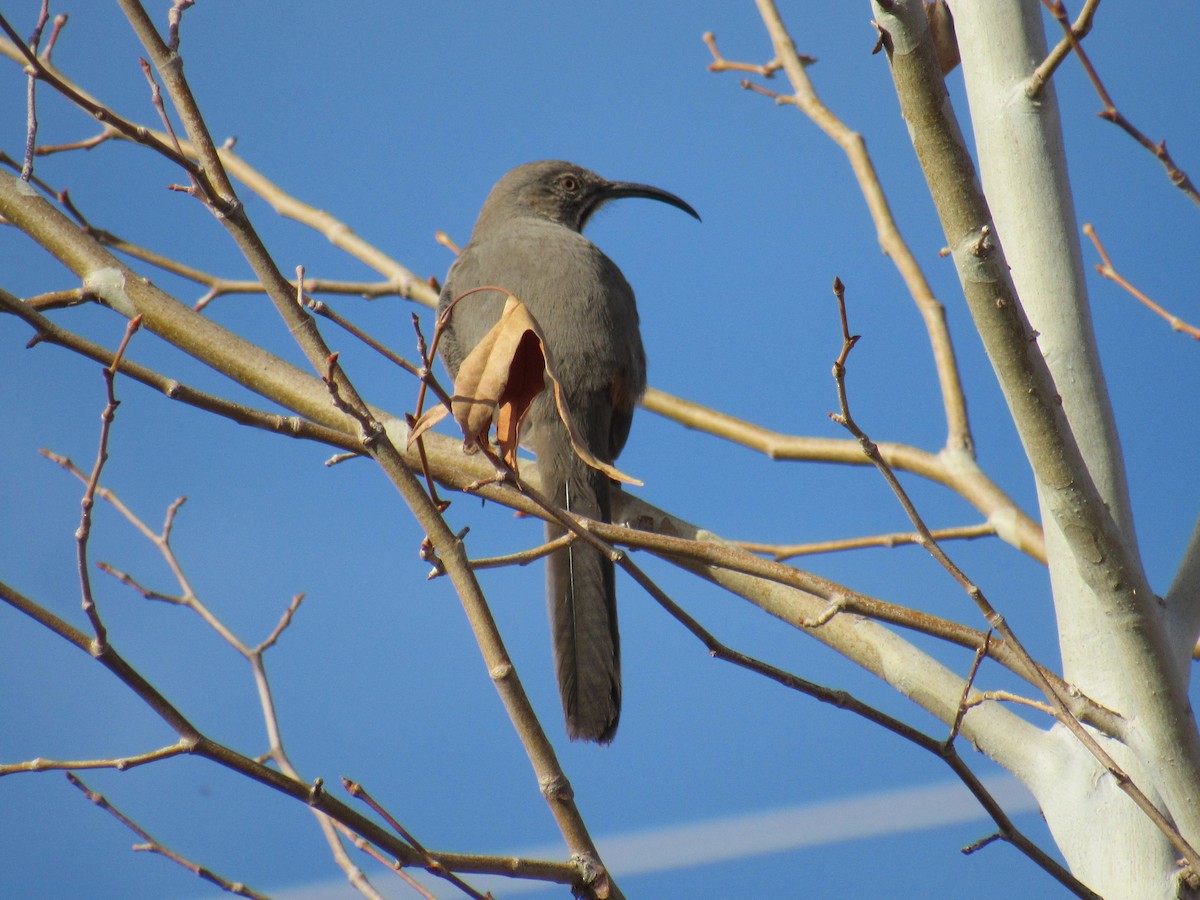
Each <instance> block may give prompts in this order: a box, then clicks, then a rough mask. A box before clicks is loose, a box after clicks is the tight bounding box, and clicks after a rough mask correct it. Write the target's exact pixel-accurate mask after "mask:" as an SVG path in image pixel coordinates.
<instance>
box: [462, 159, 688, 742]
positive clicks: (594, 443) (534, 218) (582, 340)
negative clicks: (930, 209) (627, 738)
mask: <svg viewBox="0 0 1200 900" xmlns="http://www.w3.org/2000/svg"><path fill="white" fill-rule="evenodd" d="M619 197H647V198H650V199H654V200H660V201H662V202H664V203H669V204H671V205H672V206H676V207H678V208H679V209H682V210H684V211H685V212H687V213H689V214H690V215H692V216H695V217H696V218H697V219H698V218H699V216H697V215H696V213H695V211H694V210H693V209H692V208H691V207H690V206H688V205H687V204H686V203H684V202H683V201H682V200H680V199H679V198H678V197H676V196H675V195H674V194H668V193H667V192H666V191H661V190H659V189H658V188H652V187H649V186H648V185H643V184H633V183H629V182H611V181H606V180H605V179H603V178H601V177H600V176H599V175H596V174H595V173H594V172H589V171H588V170H587V169H583V168H581V167H579V166H576V165H574V164H573V163H568V162H562V161H558V160H547V161H543V162H533V163H527V164H525V165H523V166H519V167H517V168H515V169H513V170H512V171H511V172H509V173H508V174H507V175H505V176H504V177H503V178H501V179H500V181H499V182H498V183H497V184H496V186H495V187H494V188H492V191H491V193H490V194H489V195H488V198H487V200H486V201H485V202H484V204H483V209H482V210H481V211H480V213H479V218H478V220H477V221H476V223H475V230H474V231H473V232H472V234H471V240H470V242H469V243H468V244H467V246H466V247H465V248H463V251H462V253H461V254H460V255H459V257H458V259H457V261H455V263H454V265H453V266H451V267H450V272H449V274H448V275H447V276H446V282H445V286H444V287H443V289H442V295H441V300H440V302H439V304H438V306H439V311H440V310H444V309H445V308H446V306H447V305H449V304H450V303H451V302H452V301H453V300H454V298H456V297H458V296H459V295H461V294H463V293H465V292H466V291H469V290H471V289H473V288H477V287H483V286H485V285H493V286H495V287H498V288H502V289H503V290H505V291H509V292H511V293H513V294H515V295H516V296H517V297H518V298H519V299H520V300H521V301H522V302H524V303H525V305H526V306H527V307H528V308H529V311H530V312H531V313H532V314H533V316H534V318H535V319H537V321H538V323H539V325H540V326H541V328H542V332H543V334H544V336H545V339H546V342H547V344H548V345H549V347H550V352H551V354H552V356H553V359H554V362H555V367H556V373H555V374H556V375H557V376H558V378H559V380H560V382H561V383H562V386H563V390H564V393H565V394H566V398H567V402H568V405H569V406H570V410H571V417H572V419H573V420H574V424H575V426H576V428H577V429H578V431H579V432H580V433H581V434H582V436H583V438H584V440H585V441H587V444H588V449H589V450H591V452H592V453H593V454H595V455H596V456H597V457H599V458H600V459H601V460H604V461H605V462H612V461H613V460H615V459H616V457H617V455H618V454H619V453H620V452H621V448H622V447H624V446H625V440H626V438H627V437H628V436H629V426H630V424H631V423H632V421H633V409H634V405H635V404H636V403H637V401H638V399H639V398H640V397H641V395H642V392H643V391H644V390H645V388H646V355H645V351H644V350H643V348H642V339H641V334H640V332H639V330H638V313H637V305H636V304H635V302H634V297H633V290H632V289H631V288H630V287H629V283H628V282H627V281H626V280H625V276H624V275H622V274H621V270H620V269H618V268H617V266H616V264H614V263H613V261H612V260H610V259H609V258H608V257H607V256H605V255H604V254H603V253H602V252H601V251H600V248H598V247H597V246H596V245H595V244H593V243H592V242H591V241H589V240H588V239H587V238H586V237H584V236H583V234H582V231H583V228H584V226H585V225H587V222H588V219H589V218H590V217H591V216H592V214H593V213H595V212H596V210H597V209H599V208H600V207H601V206H602V205H603V204H604V203H606V202H607V201H609V200H613V199H617V198H619ZM503 306H504V294H503V293H502V292H501V291H486V292H480V293H478V294H473V295H472V296H470V297H467V298H466V299H464V300H463V301H462V302H460V303H459V304H457V305H456V306H455V307H454V312H453V314H452V316H451V319H450V324H449V326H448V328H447V330H446V333H445V334H444V335H443V337H442V342H441V345H440V346H441V353H442V358H443V360H444V361H445V363H446V367H447V368H448V369H449V370H450V373H451V375H455V376H456V375H457V373H458V367H459V364H460V363H461V362H462V360H463V358H464V357H465V356H466V355H467V354H468V353H469V352H470V351H471V349H472V348H473V347H474V346H475V345H476V344H477V343H479V341H480V340H481V339H482V338H483V336H484V335H485V334H486V333H487V331H488V329H490V328H491V327H492V326H493V325H494V324H495V323H496V321H497V320H498V319H499V316H500V311H501V309H502V308H503ZM521 437H522V444H524V445H525V446H526V447H527V448H529V449H530V450H532V451H533V452H534V454H536V456H537V460H538V471H539V472H540V474H541V478H542V485H543V488H544V491H545V494H546V496H547V497H548V498H549V499H550V500H551V501H552V502H554V503H556V504H558V505H559V506H561V507H563V508H565V509H568V510H570V511H571V512H574V513H576V514H578V515H583V516H587V517H589V518H593V519H599V520H601V521H609V519H610V515H611V512H610V505H609V504H610V500H609V491H610V483H609V480H608V478H607V476H605V475H603V474H602V473H600V472H597V471H596V470H595V469H593V468H591V467H590V466H588V465H586V464H585V463H584V462H583V461H581V460H580V459H579V458H578V457H577V456H576V455H575V453H574V452H573V451H572V449H571V445H570V441H569V439H568V437H567V433H566V429H565V428H564V427H563V425H562V422H561V421H560V420H559V418H558V414H557V412H556V410H555V408H554V401H553V398H552V396H551V391H550V390H547V391H544V392H543V393H542V394H541V395H540V396H539V397H538V399H537V400H536V401H535V402H534V405H533V408H532V409H531V411H530V413H529V417H528V418H527V419H526V420H525V423H524V426H523V428H522V432H521ZM562 534H563V528H562V527H561V526H560V525H557V524H554V523H547V525H546V537H547V539H554V538H556V537H559V536H560V535H562ZM614 581H615V579H614V571H613V565H612V563H611V562H610V561H609V560H608V559H607V558H606V557H605V556H604V555H603V554H602V553H600V552H599V551H597V550H596V549H595V548H593V547H590V546H588V545H587V544H585V543H583V542H581V541H575V542H574V543H572V544H571V545H570V546H569V547H566V548H564V549H562V550H559V551H556V552H555V553H553V554H551V555H550V556H548V557H547V560H546V593H547V601H548V604H549V610H550V626H551V635H552V638H553V642H554V657H555V668H556V670H557V673H558V684H559V693H560V694H561V696H562V703H563V712H564V714H565V716H566V722H567V733H568V734H569V735H570V737H571V738H572V739H573V740H574V739H577V738H582V739H583V740H589V741H597V742H599V743H608V742H609V741H611V740H612V738H613V735H614V733H615V732H616V728H617V721H618V719H619V717H620V713H621V648H620V636H619V634H618V632H617V606H616V589H615V584H614Z"/></svg>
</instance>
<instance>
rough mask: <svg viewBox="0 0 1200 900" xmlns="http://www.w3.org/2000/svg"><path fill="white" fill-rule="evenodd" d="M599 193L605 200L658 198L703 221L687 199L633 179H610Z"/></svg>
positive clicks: (661, 201)
mask: <svg viewBox="0 0 1200 900" xmlns="http://www.w3.org/2000/svg"><path fill="white" fill-rule="evenodd" d="M599 193H600V194H601V196H602V199H603V200H619V199H620V198H622V197H645V198H646V199H647V200H657V201H659V202H660V203H666V204H667V205H668V206H674V207H675V208H676V209H682V210H683V211H684V212H685V213H687V214H688V215H689V216H691V217H692V218H693V219H695V220H696V221H697V222H699V221H701V219H700V214H699V213H698V212H696V211H695V210H694V209H692V207H691V205H690V204H689V203H688V202H687V201H686V200H683V199H682V198H680V197H676V196H675V195H674V194H672V193H671V192H670V191H664V190H663V189H662V188H656V187H652V186H650V185H648V184H637V183H636V182H633V181H609V182H606V183H605V185H604V187H602V188H601V189H600V191H599Z"/></svg>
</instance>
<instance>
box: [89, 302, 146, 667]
mask: <svg viewBox="0 0 1200 900" xmlns="http://www.w3.org/2000/svg"><path fill="white" fill-rule="evenodd" d="M141 324H142V317H141V316H134V317H133V318H132V319H130V320H129V323H128V325H127V326H126V328H125V337H124V338H123V339H122V341H121V345H120V346H119V347H118V348H117V352H116V353H115V354H114V356H113V362H112V364H111V365H109V366H108V367H107V368H105V369H104V387H105V392H106V393H107V395H108V403H107V404H106V405H105V407H104V411H103V412H102V413H101V414H100V446H99V447H98V448H97V450H96V462H95V464H94V465H93V466H92V474H91V475H90V476H89V477H88V478H87V479H86V485H87V487H86V489H85V490H84V492H83V499H82V500H80V501H79V506H80V516H79V528H77V529H76V531H75V550H76V553H75V555H76V560H77V562H78V568H79V586H80V593H81V595H82V598H83V600H82V602H83V611H84V613H85V614H86V615H87V617H88V621H89V622H91V625H92V632H93V633H94V634H95V635H96V646H95V650H94V652H95V653H96V654H97V655H99V654H100V653H102V652H104V649H105V645H106V644H107V643H108V631H107V630H106V629H105V627H104V623H103V622H102V621H101V620H100V612H99V610H97V609H96V600H95V597H94V596H93V595H92V578H91V570H90V568H89V566H88V538H89V537H90V536H91V533H92V507H93V506H94V505H95V502H96V488H97V487H98V485H99V484H100V473H101V472H102V471H103V470H104V464H105V463H106V462H107V461H108V436H109V433H110V431H111V430H112V423H113V419H115V418H116V415H117V407H118V406H119V405H120V401H119V400H117V397H116V392H115V387H114V382H115V380H116V374H117V367H118V365H119V363H120V360H121V357H122V356H124V355H125V349H126V348H127V347H128V346H129V340H130V338H132V337H133V335H134V332H136V331H137V330H138V328H139V327H140V326H141Z"/></svg>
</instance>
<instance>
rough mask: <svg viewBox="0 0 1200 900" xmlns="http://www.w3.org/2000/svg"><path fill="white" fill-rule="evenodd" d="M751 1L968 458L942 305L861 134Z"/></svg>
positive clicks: (762, 6) (766, 9) (775, 23)
mask: <svg viewBox="0 0 1200 900" xmlns="http://www.w3.org/2000/svg"><path fill="white" fill-rule="evenodd" d="M757 2H758V11H759V14H760V15H761V16H762V20H763V23H764V24H765V25H766V28H767V33H768V34H769V35H770V37H771V44H772V45H773V47H774V49H775V61H774V63H773V65H775V66H777V67H778V66H781V67H782V68H783V71H784V72H785V74H786V75H787V77H788V80H789V81H790V82H791V85H792V91H793V93H792V95H791V96H788V97H781V96H778V95H776V102H779V103H790V104H791V105H793V106H795V107H796V108H797V109H799V110H800V111H801V112H802V113H804V114H805V115H806V116H808V118H809V119H810V120H811V121H812V122H813V124H815V125H816V126H817V127H818V128H820V129H821V130H822V131H823V132H824V133H825V134H826V135H827V136H828V137H829V138H830V139H831V140H832V141H833V142H834V143H835V144H837V145H838V147H840V148H841V150H842V152H843V153H845V154H846V159H847V161H848V162H849V163H850V169H851V171H852V172H853V173H854V177H855V179H856V180H857V181H858V186H859V190H860V191H861V192H862V195H863V199H864V200H865V201H866V204H867V209H868V211H869V212H870V214H871V220H872V221H873V222H874V223H875V231H876V236H877V237H878V240H879V246H880V248H881V249H882V250H883V252H884V253H885V254H887V256H888V258H889V259H891V260H892V263H893V265H895V266H896V270H897V271H898V272H899V273H900V277H901V278H902V279H903V280H904V284H905V286H906V287H907V288H908V292H909V294H910V295H911V296H912V298H913V301H914V302H915V303H916V305H917V309H918V311H919V312H920V314H921V318H922V319H923V321H924V323H925V330H926V332H927V333H928V336H929V342H930V347H931V348H932V351H933V360H934V364H935V366H936V368H937V373H938V382H939V384H940V385H941V393H942V405H943V408H944V411H945V416H946V427H947V436H946V449H947V450H948V451H950V452H961V453H964V454H966V455H968V456H971V457H973V456H974V441H973V439H972V437H971V426H970V422H969V419H968V417H967V404H966V398H965V396H964V395H963V388H962V379H961V378H960V376H959V373H958V362H957V360H956V358H955V354H954V344H953V341H952V340H951V337H950V330H949V328H948V327H947V324H946V310H945V307H943V306H942V304H941V302H940V301H939V300H938V299H937V297H936V296H934V293H933V288H932V287H930V285H929V281H928V279H926V278H925V273H924V272H923V271H922V269H921V266H920V264H919V263H918V262H917V259H916V257H915V256H914V255H913V253H912V251H911V250H910V249H909V247H908V244H907V243H905V241H904V237H903V235H901V233H900V229H899V227H898V226H897V225H896V220H895V217H894V216H893V215H892V210H891V206H890V205H889V204H888V200H887V195H886V194H885V193H884V190H883V186H882V184H881V183H880V181H879V174H878V172H876V171H875V164H874V163H873V162H872V160H871V155H870V153H869V152H868V151H867V145H866V142H865V141H864V140H863V137H862V135H861V134H859V133H858V132H856V131H853V130H851V129H850V128H848V127H847V126H846V124H845V123H844V122H842V121H841V119H839V118H838V117H837V116H836V115H835V114H834V113H833V111H832V110H830V109H829V107H827V106H826V105H825V104H824V102H823V101H822V100H821V99H820V97H819V96H818V95H817V92H816V88H815V87H814V86H813V83H812V79H810V78H809V77H808V72H807V65H808V64H809V63H811V62H812V61H813V60H812V58H811V57H808V56H804V55H802V54H800V53H798V52H797V51H796V45H795V42H794V41H793V40H792V38H791V35H790V34H788V31H787V29H786V27H785V26H784V24H783V20H782V19H781V18H780V15H779V10H778V9H777V8H776V6H775V4H774V2H773V0H757ZM710 37H711V36H710ZM708 43H709V47H710V49H711V50H712V51H713V55H714V58H715V59H717V60H720V59H721V58H720V55H719V54H718V53H717V50H716V46H715V43H713V42H712V41H711V40H709V41H708ZM727 67H728V66H727Z"/></svg>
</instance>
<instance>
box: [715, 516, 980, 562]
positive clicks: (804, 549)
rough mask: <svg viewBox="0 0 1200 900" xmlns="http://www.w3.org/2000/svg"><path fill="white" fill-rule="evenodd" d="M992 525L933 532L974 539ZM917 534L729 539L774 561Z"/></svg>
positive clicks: (897, 543) (900, 542) (889, 543)
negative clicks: (796, 540)
mask: <svg viewBox="0 0 1200 900" xmlns="http://www.w3.org/2000/svg"><path fill="white" fill-rule="evenodd" d="M995 534H996V528H995V526H994V525H991V524H990V523H988V522H981V523H980V524H978V525H961V526H958V527H957V528H937V529H934V531H933V535H934V537H936V538H937V539H938V540H939V541H951V540H974V539H976V538H981V537H993V536H995ZM920 542H921V536H920V535H919V534H917V533H916V532H915V531H903V532H897V533H892V534H873V535H868V536H866V537H857V538H842V539H841V540H834V541H811V542H809V543H805V544H767V543H762V542H758V541H730V543H731V544H733V545H734V546H735V547H741V548H742V549H743V550H749V551H750V552H751V553H764V554H766V555H768V556H770V557H771V558H772V559H774V560H775V561H776V562H783V561H785V560H788V559H792V558H794V557H797V556H811V555H813V554H816V553H838V552H841V551H843V550H863V549H866V548H870V547H886V548H889V549H890V548H893V547H901V546H905V545H908V544H919V543H920Z"/></svg>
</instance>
